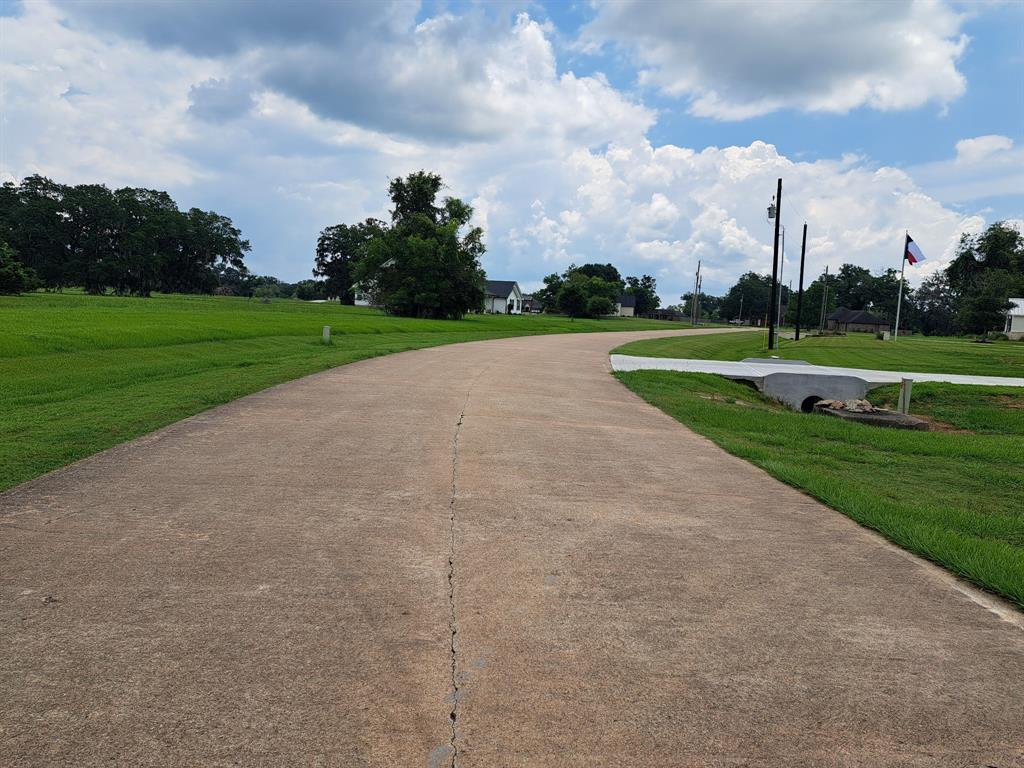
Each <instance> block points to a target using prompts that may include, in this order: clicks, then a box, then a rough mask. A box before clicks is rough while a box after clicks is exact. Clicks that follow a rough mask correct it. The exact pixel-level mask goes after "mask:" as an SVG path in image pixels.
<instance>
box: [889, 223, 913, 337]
mask: <svg viewBox="0 0 1024 768" xmlns="http://www.w3.org/2000/svg"><path fill="white" fill-rule="evenodd" d="M904 236H905V237H906V239H905V240H904V241H903V257H902V258H901V259H900V294H899V297H898V298H897V299H896V328H895V329H894V331H893V334H892V340H893V341H896V337H897V336H899V335H900V305H901V304H902V303H903V271H904V270H905V269H906V268H907V245H909V244H910V232H909V231H907V232H905V233H904Z"/></svg>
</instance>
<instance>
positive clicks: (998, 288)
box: [946, 221, 1024, 333]
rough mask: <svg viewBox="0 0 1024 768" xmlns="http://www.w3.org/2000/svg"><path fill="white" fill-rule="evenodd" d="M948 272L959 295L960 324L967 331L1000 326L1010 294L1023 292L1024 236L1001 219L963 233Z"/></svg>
mask: <svg viewBox="0 0 1024 768" xmlns="http://www.w3.org/2000/svg"><path fill="white" fill-rule="evenodd" d="M946 276H947V278H948V280H949V285H950V288H951V290H952V291H953V294H954V295H955V297H956V307H957V309H956V322H957V326H958V328H959V329H960V330H962V331H965V332H967V333H985V332H986V331H991V330H997V329H999V328H1000V327H1001V326H1002V325H1003V322H1004V319H1005V313H1006V310H1007V309H1008V308H1009V306H1010V302H1009V298H1010V297H1011V296H1022V295H1024V236H1022V235H1021V233H1020V232H1019V231H1018V230H1017V229H1015V228H1014V227H1011V226H1009V225H1008V224H1006V223H1005V222H1001V221H997V222H995V223H994V224H992V225H990V226H989V227H988V228H987V229H985V230H984V231H983V232H980V233H978V234H975V235H967V234H965V235H963V236H962V237H961V238H960V245H959V247H958V248H957V254H956V257H955V258H954V259H953V261H952V262H951V263H950V265H949V266H948V267H947V268H946Z"/></svg>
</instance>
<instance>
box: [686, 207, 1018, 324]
mask: <svg viewBox="0 0 1024 768" xmlns="http://www.w3.org/2000/svg"><path fill="white" fill-rule="evenodd" d="M899 281H900V273H899V270H897V269H887V270H885V271H884V272H882V273H881V274H878V275H873V274H872V273H871V271H870V270H868V269H865V268H864V267H860V266H857V265H856V264H843V265H842V266H841V267H840V268H839V270H838V271H836V272H835V273H832V274H829V275H828V276H827V277H826V275H825V274H824V273H822V274H821V275H820V276H818V277H817V278H815V279H814V280H812V281H811V283H810V284H809V285H808V286H807V287H806V288H805V289H804V296H803V301H802V302H801V311H800V318H799V319H800V325H801V326H802V327H804V328H817V327H819V325H820V324H821V322H822V318H823V316H827V315H828V314H830V313H832V312H834V311H835V310H836V309H837V308H838V307H846V308H847V309H863V310H867V311H869V312H871V313H872V314H874V315H877V316H878V317H880V318H882V319H885V320H888V321H889V322H890V323H894V322H895V319H896V303H897V300H898V297H899ZM770 292H771V275H763V274H758V273H756V272H747V273H746V274H744V275H742V276H741V277H740V278H739V280H737V282H736V284H735V285H733V286H732V287H731V288H730V289H729V290H728V291H727V292H726V293H725V295H723V296H720V297H719V296H708V295H703V294H702V295H701V297H700V310H701V316H702V317H704V318H706V319H708V320H712V321H714V320H722V321H727V320H742V321H743V322H750V323H755V324H756V323H757V322H761V323H764V322H765V321H766V318H767V315H768V299H769V294H770ZM1016 296H1024V236H1022V235H1021V233H1020V232H1019V231H1017V230H1016V229H1015V228H1013V227H1012V226H1009V225H1007V224H1006V223H1004V222H996V223H994V224H992V225H990V226H989V227H988V228H987V229H986V230H984V231H983V232H980V233H977V234H973V235H968V234H964V235H963V236H962V237H961V238H960V243H959V245H958V247H957V252H956V256H955V258H954V259H953V261H952V262H950V264H949V266H948V267H946V268H945V269H944V270H941V271H940V272H936V273H935V274H933V275H932V276H930V277H928V278H926V279H925V280H924V281H922V283H921V285H920V286H919V287H918V288H916V289H914V288H911V287H910V285H904V288H903V304H902V308H901V311H900V326H901V327H902V328H910V329H913V330H915V331H918V332H921V333H924V334H926V335H930V336H955V335H962V334H982V333H987V332H989V331H997V330H1001V329H1002V327H1003V323H1004V321H1005V317H1006V314H1005V313H1006V310H1007V309H1009V307H1010V303H1009V298H1010V297H1016ZM681 298H682V300H683V307H682V308H683V309H684V310H685V312H686V313H689V311H690V303H691V302H692V300H693V297H692V295H691V294H689V293H687V294H685V295H684V296H683V297H681ZM782 306H783V307H784V309H785V315H784V322H785V323H786V324H789V325H792V324H794V323H795V322H796V320H797V301H796V292H795V291H793V292H792V293H791V292H790V290H789V288H788V287H787V286H783V288H782Z"/></svg>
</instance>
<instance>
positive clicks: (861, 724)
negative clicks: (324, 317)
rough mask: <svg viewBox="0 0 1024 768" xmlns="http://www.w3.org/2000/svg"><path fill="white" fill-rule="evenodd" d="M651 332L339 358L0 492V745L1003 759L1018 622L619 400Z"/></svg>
mask: <svg viewBox="0 0 1024 768" xmlns="http://www.w3.org/2000/svg"><path fill="white" fill-rule="evenodd" d="M715 332H719V331H717V330H716V331H715ZM650 335H657V334H641V333H630V334H586V335H573V336H543V337H531V338H522V339H506V340H500V341H488V342H479V343H473V344H463V345H457V346H448V347H439V348H434V349H427V350H420V351H416V352H408V353H404V354H400V355H394V356H390V357H384V358H378V359H374V360H368V361H364V362H360V363H355V364H352V365H348V366H345V367H342V368H337V369H334V370H331V371H328V372H325V373H322V374H318V375H315V376H311V377H309V378H306V379H302V380H299V381H296V382H292V383H289V384H285V385H283V386H280V387H276V388H274V389H270V390H267V391H265V392H262V393H259V394H256V395H253V396H250V397H246V398H243V399H241V400H238V401H236V402H234V403H231V404H229V405H226V406H223V407H221V408H217V409H214V410H212V411H209V412H207V413H204V414H202V415H200V416H197V417H194V418H191V419H188V420H185V421H183V422H180V423H178V424H175V425H172V426H170V427H168V428H166V429H163V430H161V431H159V432H156V433H154V434H153V435H151V436H149V437H146V438H143V439H140V440H136V441H134V442H132V443H130V444H126V445H124V446H121V447H118V448H115V449H113V450H110V451H107V452H105V453H103V454H100V455H97V456H95V457H93V458H91V459H88V460H86V461H83V462H80V463H78V464H76V465H74V466H72V467H70V468H68V469H66V470H63V471H59V472H56V473H53V474H51V475H48V476H46V477H43V478H40V479H38V480H36V481H33V482H31V483H27V484H25V485H23V486H21V487H19V488H17V489H14V490H12V491H10V492H8V493H6V494H3V495H2V496H0V627H2V629H0V633H2V634H0V764H2V765H4V766H97V765H104V766H111V765H116V766H142V765H145V766H200V765H201V766H227V765H243V766H344V767H346V768H348V767H350V766H424V767H427V766H430V767H432V768H440V766H448V765H453V764H455V765H458V766H465V767H467V768H468V767H469V766H480V767H481V768H483V767H488V768H490V767H493V766H524V767H525V766H530V767H531V768H536V767H538V766H540V767H543V766H765V767H767V766H771V767H772V768H776V767H777V766H809V765H815V766H866V765H870V766H944V767H945V766H990V765H991V766H999V767H1000V768H1010V767H1011V766H1021V765H1024V686H1022V685H1021V680H1024V629H1022V622H1021V620H1020V614H1019V613H1017V612H1016V611H1015V610H1014V609H1010V608H1008V607H1006V606H1005V605H1004V604H1001V603H999V602H998V601H996V600H994V599H988V598H985V597H983V596H981V595H979V594H978V593H977V592H975V591H974V590H973V589H971V588H969V587H966V586H964V585H962V584H960V583H958V582H957V581H956V580H955V579H953V578H952V577H950V576H948V575H946V574H945V573H944V572H942V571H940V570H939V569H937V568H935V567H934V566H931V565H928V564H926V563H923V562H922V561H920V560H918V559H917V558H915V557H913V556H911V555H908V554H906V553H904V552H902V551H901V550H899V549H897V548H895V547H893V546H891V545H889V544H887V543H885V542H884V541H882V540H881V539H880V538H879V537H878V536H876V535H874V534H872V533H870V532H868V531H866V530H864V529H861V528H859V527H858V526H857V525H855V524H854V523H853V522H851V521H850V520H848V519H847V518H845V517H843V516H842V515H840V514H838V513H836V512H834V511H831V510H829V509H827V508H825V507H823V506H821V505H820V504H818V503H815V502H814V501H812V500H811V499H809V498H807V497H805V496H803V495H801V494H800V493H798V492H797V491H795V490H793V489H791V488H788V487H787V486H784V485H782V484H781V483H779V482H776V481H775V480H773V479H772V478H770V477H769V476H768V475H766V474H765V473H763V472H762V471H760V470H758V469H756V468H754V467H752V466H751V465H748V464H746V463H745V462H743V461H741V460H739V459H736V458H733V457H731V456H729V455H727V454H726V453H724V452H723V451H721V450H719V449H718V448H716V447H715V446H714V445H713V444H711V443H710V442H709V441H707V440H705V439H704V438H702V437H699V436H698V435H696V434H694V433H692V432H690V431H689V430H687V429H686V428H684V427H682V426H681V425H679V424H678V423H676V422H675V421H674V420H672V419H671V418H669V417H668V416H666V415H664V414H662V413H661V412H659V411H657V410H655V409H654V408H652V407H649V406H647V405H646V404H644V403H643V402H641V401H640V400H639V399H638V398H637V397H636V396H634V395H633V394H632V393H630V392H629V391H628V390H627V389H625V388H624V387H623V386H621V385H620V384H619V383H618V382H617V381H616V380H615V379H614V378H613V377H612V376H610V375H609V363H608V356H607V353H608V351H609V349H611V348H612V347H614V346H617V345H619V344H621V343H624V342H626V341H630V340H633V339H637V338H643V337H646V336H650Z"/></svg>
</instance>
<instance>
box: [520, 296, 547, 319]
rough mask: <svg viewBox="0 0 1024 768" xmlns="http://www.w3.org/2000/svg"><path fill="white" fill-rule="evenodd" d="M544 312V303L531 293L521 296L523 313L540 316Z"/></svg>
mask: <svg viewBox="0 0 1024 768" xmlns="http://www.w3.org/2000/svg"><path fill="white" fill-rule="evenodd" d="M543 311H544V302H543V301H541V300H540V299H538V298H537V297H536V296H534V295H533V294H531V293H528V294H526V295H525V296H523V312H531V313H533V314H535V315H536V314H540V313H541V312H543Z"/></svg>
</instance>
